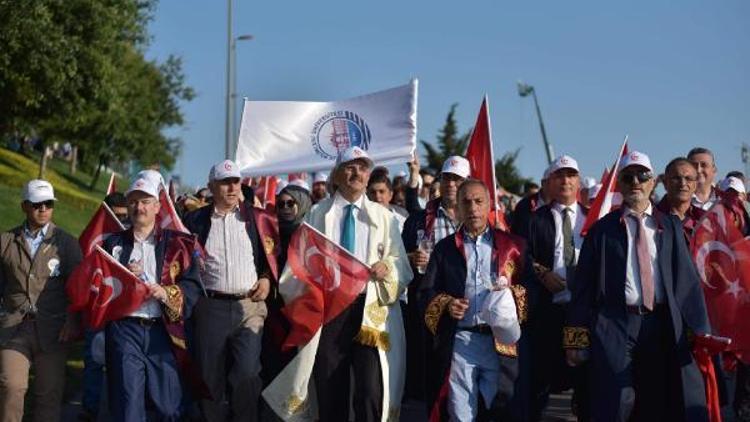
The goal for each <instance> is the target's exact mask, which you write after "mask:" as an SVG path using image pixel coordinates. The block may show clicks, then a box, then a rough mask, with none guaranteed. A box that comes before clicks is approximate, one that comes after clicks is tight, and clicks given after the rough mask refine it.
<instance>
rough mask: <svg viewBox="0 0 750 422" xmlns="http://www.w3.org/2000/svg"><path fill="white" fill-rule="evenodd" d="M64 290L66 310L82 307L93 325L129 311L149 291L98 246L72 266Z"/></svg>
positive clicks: (138, 305) (138, 303) (77, 310)
mask: <svg viewBox="0 0 750 422" xmlns="http://www.w3.org/2000/svg"><path fill="white" fill-rule="evenodd" d="M65 291H66V293H67V294H68V298H69V300H70V305H68V310H69V311H70V312H79V311H83V312H84V313H85V314H86V315H87V318H86V320H87V321H88V325H89V326H90V327H91V328H93V329H99V328H102V327H103V326H104V324H105V323H107V322H108V321H113V320H116V319H120V318H123V317H126V316H128V315H130V314H131V313H133V312H134V311H135V310H136V309H138V308H139V307H140V306H141V304H142V303H143V301H144V300H145V299H146V297H147V295H148V288H147V287H146V285H145V284H144V283H143V282H142V281H141V280H139V279H138V277H136V276H135V275H133V273H131V272H130V271H129V270H128V269H127V268H125V267H124V266H123V265H122V264H120V263H119V262H117V260H116V259H115V258H113V257H112V256H111V255H109V254H108V253H107V252H106V251H105V250H104V249H102V248H101V247H100V246H96V247H95V248H94V251H93V252H92V253H90V254H89V255H88V256H87V257H86V258H84V260H83V261H81V263H80V264H79V265H78V266H77V267H76V268H75V269H74V270H73V272H72V273H71V274H70V277H69V278H68V282H67V283H66V285H65Z"/></svg>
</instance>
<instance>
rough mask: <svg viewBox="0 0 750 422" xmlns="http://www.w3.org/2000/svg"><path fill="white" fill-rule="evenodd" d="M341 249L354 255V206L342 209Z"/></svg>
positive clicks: (350, 205)
mask: <svg viewBox="0 0 750 422" xmlns="http://www.w3.org/2000/svg"><path fill="white" fill-rule="evenodd" d="M340 243H341V247H343V248H344V249H346V250H348V251H349V252H351V253H354V205H352V204H349V205H347V206H346V207H344V224H343V226H342V227H341V242H340Z"/></svg>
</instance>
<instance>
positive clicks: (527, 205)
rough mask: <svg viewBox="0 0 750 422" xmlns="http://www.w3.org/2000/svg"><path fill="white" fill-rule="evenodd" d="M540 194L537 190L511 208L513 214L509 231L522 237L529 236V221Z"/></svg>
mask: <svg viewBox="0 0 750 422" xmlns="http://www.w3.org/2000/svg"><path fill="white" fill-rule="evenodd" d="M540 197H541V194H540V193H539V192H537V193H535V194H533V195H531V196H527V197H525V198H523V199H522V200H521V201H520V202H519V203H518V204H516V208H515V209H514V210H513V214H512V215H511V219H510V232H511V233H513V234H515V235H517V236H521V237H523V238H524V239H526V238H528V237H529V221H530V220H531V215H532V214H533V213H534V211H535V210H536V209H537V204H538V203H539V198H540Z"/></svg>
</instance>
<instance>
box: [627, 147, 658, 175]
mask: <svg viewBox="0 0 750 422" xmlns="http://www.w3.org/2000/svg"><path fill="white" fill-rule="evenodd" d="M630 166H642V167H646V168H647V169H648V171H654V169H653V167H651V160H649V158H648V155H646V154H644V153H642V152H639V151H630V152H629V153H627V155H625V156H624V157H622V159H621V160H620V170H622V169H624V168H626V167H630Z"/></svg>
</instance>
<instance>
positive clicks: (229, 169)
mask: <svg viewBox="0 0 750 422" xmlns="http://www.w3.org/2000/svg"><path fill="white" fill-rule="evenodd" d="M230 178H236V179H242V175H241V174H240V169H239V167H237V164H235V163H234V161H232V160H224V161H222V162H220V163H216V164H214V166H213V167H211V171H209V172H208V181H209V182H213V181H214V180H224V179H230Z"/></svg>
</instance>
